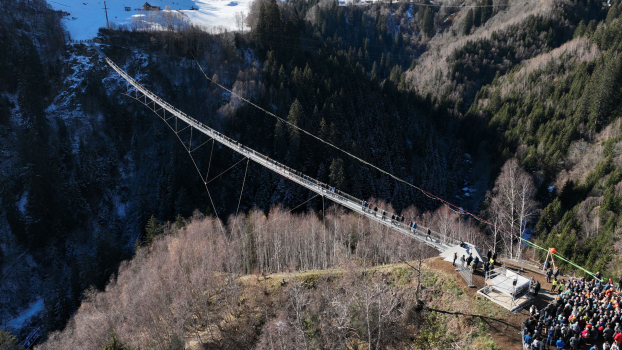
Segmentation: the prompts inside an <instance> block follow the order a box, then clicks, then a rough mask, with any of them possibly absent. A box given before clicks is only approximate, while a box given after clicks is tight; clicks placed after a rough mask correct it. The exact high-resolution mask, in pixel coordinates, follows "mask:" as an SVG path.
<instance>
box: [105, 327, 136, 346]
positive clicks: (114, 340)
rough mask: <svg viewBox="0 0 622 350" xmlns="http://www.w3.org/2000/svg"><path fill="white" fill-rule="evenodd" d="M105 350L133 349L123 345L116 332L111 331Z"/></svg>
mask: <svg viewBox="0 0 622 350" xmlns="http://www.w3.org/2000/svg"><path fill="white" fill-rule="evenodd" d="M104 350H131V348H130V347H129V346H127V345H125V344H123V342H121V340H120V339H119V336H117V334H116V333H115V331H114V330H111V331H110V337H109V338H108V342H106V345H104Z"/></svg>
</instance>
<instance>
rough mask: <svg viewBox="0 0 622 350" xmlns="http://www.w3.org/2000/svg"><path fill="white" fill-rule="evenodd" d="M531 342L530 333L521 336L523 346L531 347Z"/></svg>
mask: <svg viewBox="0 0 622 350" xmlns="http://www.w3.org/2000/svg"><path fill="white" fill-rule="evenodd" d="M532 342H533V337H532V336H531V332H529V333H527V334H525V335H524V336H523V344H526V345H531V343H532Z"/></svg>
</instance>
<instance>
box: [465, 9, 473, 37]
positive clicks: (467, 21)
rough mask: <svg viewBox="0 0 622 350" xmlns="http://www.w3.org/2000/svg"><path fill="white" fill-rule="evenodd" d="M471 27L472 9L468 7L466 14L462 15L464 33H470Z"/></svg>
mask: <svg viewBox="0 0 622 350" xmlns="http://www.w3.org/2000/svg"><path fill="white" fill-rule="evenodd" d="M472 28H473V9H469V11H468V12H467V14H466V16H465V17H464V35H469V34H471V29H472Z"/></svg>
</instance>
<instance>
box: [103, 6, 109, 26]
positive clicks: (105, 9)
mask: <svg viewBox="0 0 622 350" xmlns="http://www.w3.org/2000/svg"><path fill="white" fill-rule="evenodd" d="M104 11H106V28H108V29H110V24H108V8H107V7H106V2H105V1H104Z"/></svg>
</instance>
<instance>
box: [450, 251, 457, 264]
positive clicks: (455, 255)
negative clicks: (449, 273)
mask: <svg viewBox="0 0 622 350" xmlns="http://www.w3.org/2000/svg"><path fill="white" fill-rule="evenodd" d="M456 259H458V252H454V262H453V263H451V265H452V266H456Z"/></svg>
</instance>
